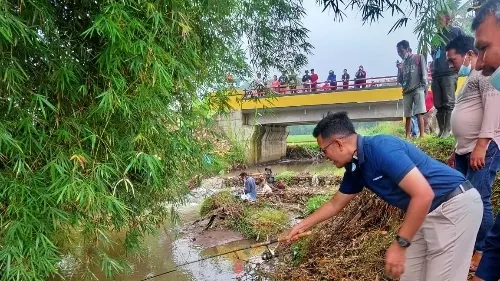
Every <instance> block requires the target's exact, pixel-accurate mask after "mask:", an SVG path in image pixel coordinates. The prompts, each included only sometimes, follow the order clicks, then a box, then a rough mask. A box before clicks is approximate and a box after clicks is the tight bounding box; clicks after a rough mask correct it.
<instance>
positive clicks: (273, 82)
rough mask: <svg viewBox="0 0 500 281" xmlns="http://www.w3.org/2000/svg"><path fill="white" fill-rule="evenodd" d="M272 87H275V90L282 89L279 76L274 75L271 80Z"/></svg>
mask: <svg viewBox="0 0 500 281" xmlns="http://www.w3.org/2000/svg"><path fill="white" fill-rule="evenodd" d="M271 88H273V91H275V92H277V93H278V92H279V91H280V81H279V80H278V76H277V75H274V77H273V81H272V82H271Z"/></svg>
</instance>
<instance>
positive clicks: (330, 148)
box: [317, 136, 352, 168]
mask: <svg viewBox="0 0 500 281" xmlns="http://www.w3.org/2000/svg"><path fill="white" fill-rule="evenodd" d="M317 141H318V146H319V149H320V150H321V152H322V153H323V154H324V155H325V157H326V159H328V160H330V161H331V162H332V163H333V165H335V167H337V168H343V167H344V166H345V165H346V164H347V163H349V162H351V161H352V155H351V159H349V155H346V149H345V147H344V143H343V142H342V140H338V139H335V138H333V137H330V138H325V139H323V138H322V137H321V136H318V138H317Z"/></svg>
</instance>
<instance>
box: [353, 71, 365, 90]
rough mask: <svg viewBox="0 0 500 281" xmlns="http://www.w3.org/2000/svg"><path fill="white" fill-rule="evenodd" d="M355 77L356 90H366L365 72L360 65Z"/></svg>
mask: <svg viewBox="0 0 500 281" xmlns="http://www.w3.org/2000/svg"><path fill="white" fill-rule="evenodd" d="M355 77H356V80H355V83H356V88H358V89H359V88H361V87H363V88H366V71H365V70H364V68H363V66H362V65H360V66H359V69H358V71H356V75H355Z"/></svg>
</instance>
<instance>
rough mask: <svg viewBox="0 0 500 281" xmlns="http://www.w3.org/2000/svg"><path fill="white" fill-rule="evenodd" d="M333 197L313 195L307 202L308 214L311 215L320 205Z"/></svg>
mask: <svg viewBox="0 0 500 281" xmlns="http://www.w3.org/2000/svg"><path fill="white" fill-rule="evenodd" d="M330 198H332V197H331V196H330V195H316V196H314V197H311V198H310V199H309V200H307V202H306V214H307V215H310V214H312V213H314V212H315V211H316V210H317V209H319V207H321V206H323V204H325V203H326V202H327V201H328V200H330Z"/></svg>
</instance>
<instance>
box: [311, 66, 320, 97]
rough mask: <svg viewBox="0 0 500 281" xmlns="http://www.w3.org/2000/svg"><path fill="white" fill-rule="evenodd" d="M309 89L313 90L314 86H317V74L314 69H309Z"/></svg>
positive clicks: (314, 89)
mask: <svg viewBox="0 0 500 281" xmlns="http://www.w3.org/2000/svg"><path fill="white" fill-rule="evenodd" d="M310 79H311V91H312V92H315V91H316V88H317V87H318V79H319V77H318V74H316V73H315V72H314V69H311V78H310Z"/></svg>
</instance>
